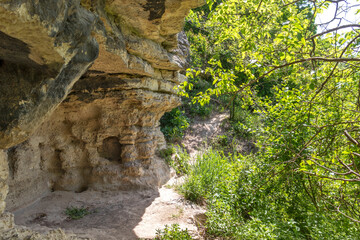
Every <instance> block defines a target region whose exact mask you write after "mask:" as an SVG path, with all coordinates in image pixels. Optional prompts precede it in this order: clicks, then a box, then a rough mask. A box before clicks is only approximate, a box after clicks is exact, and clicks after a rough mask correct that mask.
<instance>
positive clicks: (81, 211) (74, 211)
mask: <svg viewBox="0 0 360 240" xmlns="http://www.w3.org/2000/svg"><path fill="white" fill-rule="evenodd" d="M65 214H66V215H67V216H68V217H69V218H71V219H74V220H76V219H80V218H83V217H85V216H86V215H89V214H90V212H89V210H88V209H87V208H83V207H80V208H78V207H67V208H66V210H65Z"/></svg>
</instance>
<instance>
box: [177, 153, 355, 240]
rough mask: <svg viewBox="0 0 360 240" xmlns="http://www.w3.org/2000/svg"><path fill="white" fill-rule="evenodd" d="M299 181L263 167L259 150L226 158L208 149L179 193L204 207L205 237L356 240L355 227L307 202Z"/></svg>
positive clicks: (274, 167) (296, 175)
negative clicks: (254, 152) (255, 152)
mask: <svg viewBox="0 0 360 240" xmlns="http://www.w3.org/2000/svg"><path fill="white" fill-rule="evenodd" d="M274 173H276V174H274ZM305 180H306V178H304V176H303V175H302V173H297V172H292V173H291V174H289V173H288V169H287V167H286V166H284V165H276V164H272V163H267V162H266V156H265V155H262V153H261V152H259V153H257V154H256V155H254V154H250V155H247V156H241V155H233V156H229V157H226V156H225V155H224V154H223V153H222V152H218V151H214V150H209V151H207V152H205V153H204V155H202V156H200V157H199V158H198V159H197V161H196V162H195V163H194V165H193V166H192V167H191V168H190V171H189V175H188V176H187V178H186V180H185V183H184V185H183V186H182V187H181V190H182V192H183V193H184V195H185V197H186V198H187V199H188V200H191V201H194V202H197V203H199V202H200V203H206V206H207V213H206V216H207V222H206V226H205V227H206V231H207V232H206V233H207V235H209V236H210V238H216V237H219V236H220V237H223V238H225V239H245V240H246V239H249V240H252V239H283V240H286V239H319V240H320V239H339V240H340V239H349V240H350V239H360V238H359V236H360V235H359V234H360V228H359V226H358V224H357V223H355V222H352V221H350V220H349V219H347V218H345V217H343V216H341V215H337V214H333V213H331V212H328V211H326V210H325V209H324V206H323V205H322V203H321V202H318V205H317V206H315V205H314V204H313V203H312V201H311V199H310V198H309V196H308V193H307V192H306V190H305V189H304V188H303V184H306V182H304V181H305Z"/></svg>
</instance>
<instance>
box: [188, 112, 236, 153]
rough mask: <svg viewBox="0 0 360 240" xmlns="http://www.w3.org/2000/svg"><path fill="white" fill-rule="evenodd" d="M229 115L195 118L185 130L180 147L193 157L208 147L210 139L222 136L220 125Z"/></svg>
mask: <svg viewBox="0 0 360 240" xmlns="http://www.w3.org/2000/svg"><path fill="white" fill-rule="evenodd" d="M229 116H230V115H229V113H228V112H224V113H213V114H212V115H211V116H210V117H209V118H207V119H203V118H199V117H198V118H195V119H194V120H193V122H192V124H191V125H190V127H189V128H188V129H187V130H186V132H185V135H184V138H183V140H182V141H181V145H182V146H184V147H185V149H186V150H187V152H188V153H189V154H190V156H191V157H195V156H196V155H197V154H198V153H199V152H200V151H201V150H202V149H205V148H206V147H207V146H209V145H210V142H211V140H212V139H214V138H215V137H216V136H218V135H222V134H224V128H222V124H223V123H224V121H225V120H226V119H227V118H229Z"/></svg>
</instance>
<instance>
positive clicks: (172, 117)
mask: <svg viewBox="0 0 360 240" xmlns="http://www.w3.org/2000/svg"><path fill="white" fill-rule="evenodd" d="M188 127H189V119H188V118H187V117H186V116H185V114H184V112H183V111H180V109H179V108H174V109H173V110H171V112H167V113H165V114H164V116H162V118H161V119H160V130H161V131H162V133H163V134H164V136H165V138H166V140H168V141H176V140H178V139H180V138H181V137H183V136H184V133H185V130H186V129H187V128H188Z"/></svg>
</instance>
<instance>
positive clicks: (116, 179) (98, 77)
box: [0, 0, 204, 239]
mask: <svg viewBox="0 0 360 240" xmlns="http://www.w3.org/2000/svg"><path fill="white" fill-rule="evenodd" d="M203 3H204V1H203V0H133V1H128V0H81V1H80V0H50V1H49V0H46V1H45V0H12V1H10V0H0V86H1V88H0V213H2V212H3V211H4V209H5V202H4V201H5V198H6V202H7V204H8V206H7V208H8V209H10V210H11V209H16V208H18V207H20V206H23V205H24V204H29V203H31V202H32V201H34V200H36V199H37V198H39V197H41V196H43V195H44V194H46V193H48V192H49V191H53V190H57V189H61V190H69V191H83V190H86V189H87V188H92V189H98V190H100V189H101V190H103V189H106V190H111V189H123V190H126V189H130V188H139V187H140V188H142V187H154V186H158V185H159V184H161V183H163V182H164V181H165V180H166V179H167V177H168V175H169V171H168V168H167V166H166V164H165V163H164V162H163V161H162V160H160V159H158V158H157V157H156V154H155V152H156V150H157V149H158V148H161V147H163V146H164V145H165V141H164V138H163V135H162V133H161V132H160V130H159V119H160V118H161V116H162V115H163V114H164V112H166V111H169V110H171V109H172V108H174V107H176V106H178V105H179V104H180V99H179V97H178V96H177V95H176V93H175V92H174V90H173V88H174V86H176V85H177V84H178V83H180V82H182V81H183V80H184V76H183V75H182V74H181V73H180V72H181V70H182V69H183V68H184V66H185V65H186V59H187V57H188V56H187V54H188V50H187V49H188V48H187V44H188V43H187V41H186V38H184V34H182V33H180V32H181V30H182V27H183V22H184V17H185V16H186V14H187V13H188V11H189V10H190V9H191V8H195V7H198V6H200V5H202V4H203ZM8 189H9V194H8V195H7V193H8ZM6 196H7V197H6ZM3 219H5V218H3ZM6 219H7V218H6ZM5 222H7V223H6V224H7V225H9V224H10V225H11V223H10V222H11V220H9V221H5ZM6 224H5V223H4V224H3V223H1V222H0V229H1V228H2V227H3V226H5V225H6ZM8 229H12V228H11V227H8ZM54 234H60V235H61V233H54ZM60 235H59V236H60ZM24 236H25V235H24ZM43 239H45V238H43ZM59 239H62V238H61V237H60V238H59Z"/></svg>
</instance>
